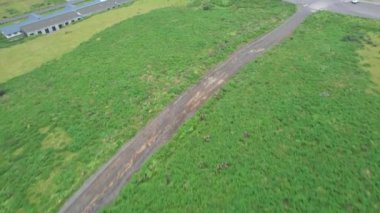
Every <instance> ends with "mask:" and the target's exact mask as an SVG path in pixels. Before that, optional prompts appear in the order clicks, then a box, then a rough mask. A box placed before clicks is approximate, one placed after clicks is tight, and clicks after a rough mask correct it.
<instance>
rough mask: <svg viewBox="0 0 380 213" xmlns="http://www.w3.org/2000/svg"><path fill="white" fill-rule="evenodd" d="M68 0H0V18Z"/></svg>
mask: <svg viewBox="0 0 380 213" xmlns="http://www.w3.org/2000/svg"><path fill="white" fill-rule="evenodd" d="M64 2H66V0H0V19H3V18H9V17H13V16H17V15H21V14H24V13H27V12H31V11H34V10H38V9H41V8H46V7H49V6H53V5H56V4H62V3H64Z"/></svg>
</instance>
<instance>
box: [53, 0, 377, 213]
mask: <svg viewBox="0 0 380 213" xmlns="http://www.w3.org/2000/svg"><path fill="white" fill-rule="evenodd" d="M289 1H292V2H297V3H298V4H299V5H298V11H297V12H296V13H295V14H294V15H293V16H292V17H290V18H289V19H288V20H287V21H286V22H285V23H283V24H282V25H281V26H279V27H278V28H276V29H275V30H273V31H272V32H270V33H268V34H267V35H265V36H263V37H261V38H259V39H258V40H256V41H253V42H251V43H249V44H248V45H246V46H244V47H243V48H241V49H240V50H238V51H237V52H235V53H234V54H232V55H231V56H230V57H229V58H228V59H227V60H226V61H224V62H223V63H220V64H219V65H217V66H216V67H215V68H214V69H213V70H211V71H210V72H209V73H208V74H207V75H206V76H205V77H204V78H203V79H202V80H201V81H200V82H199V83H198V84H197V85H195V86H193V87H192V88H190V89H189V90H187V91H186V92H184V93H183V94H182V95H181V96H180V97H178V98H177V99H176V100H175V101H174V102H173V103H172V104H171V105H169V106H168V107H167V108H166V109H165V110H164V111H163V112H161V114H160V115H159V116H158V117H156V118H155V119H154V120H152V121H151V122H150V123H149V124H148V125H147V126H146V127H144V128H143V129H141V130H140V131H139V133H138V134H137V135H136V136H135V137H134V138H132V139H131V140H130V141H129V142H128V143H127V144H126V145H124V146H123V147H122V148H121V149H120V150H119V151H118V152H117V153H116V154H115V155H114V157H113V158H112V159H111V160H109V161H108V162H107V163H106V164H105V165H104V166H103V167H102V168H101V169H99V170H98V171H97V172H96V173H95V174H94V175H93V176H92V177H91V178H90V179H89V180H87V181H86V183H85V184H84V185H83V186H82V187H81V188H80V189H79V190H78V191H77V192H76V193H75V194H74V195H73V196H72V197H71V198H70V199H69V200H68V201H67V202H66V203H65V204H64V206H63V207H62V208H61V210H60V212H70V213H74V212H96V211H97V210H98V209H99V208H101V207H102V206H104V205H105V204H107V203H109V202H110V201H111V200H112V199H113V198H114V197H115V196H116V195H117V194H118V193H119V191H120V189H121V188H122V186H123V185H124V184H125V183H126V182H127V181H128V180H129V179H130V178H131V176H132V174H133V173H134V172H136V171H137V170H138V169H139V168H140V167H141V165H142V164H143V162H144V161H145V160H146V159H147V158H148V157H149V156H151V155H152V154H153V153H154V152H155V151H156V150H157V149H158V148H159V147H160V146H161V145H162V144H164V143H165V142H167V140H168V139H170V137H171V136H172V135H173V134H174V133H175V132H176V130H177V129H178V127H179V126H180V125H181V124H183V123H184V122H185V121H186V120H187V119H189V118H190V117H191V116H192V115H193V114H194V113H195V112H196V111H197V110H198V109H199V108H200V107H201V105H202V104H203V103H205V102H206V100H207V99H208V98H210V97H211V96H212V95H213V94H214V93H215V92H216V91H218V89H220V88H221V87H222V86H223V84H224V83H225V82H227V81H228V80H229V79H230V78H231V77H232V76H233V75H234V74H235V73H237V72H238V71H239V69H240V68H241V67H242V66H244V65H245V64H247V63H248V62H250V61H252V60H253V59H255V58H256V57H257V56H259V55H261V54H262V53H264V52H265V51H266V50H268V49H269V48H271V47H273V46H274V45H276V44H279V43H280V42H281V41H282V40H283V39H285V38H286V37H288V36H290V35H291V34H292V32H293V31H294V30H295V29H296V28H297V27H298V25H300V24H301V23H302V22H303V21H304V20H305V18H306V17H307V16H308V15H310V14H311V13H312V12H313V11H316V10H321V9H323V10H326V9H327V10H333V11H337V12H340V13H348V14H351V15H356V16H357V15H360V16H363V17H369V18H379V15H380V14H379V13H374V12H373V8H371V7H370V6H367V5H364V6H360V5H359V6H358V5H348V4H347V3H344V2H342V1H338V0H336V1H335V0H319V1H318V0H289ZM354 6H355V7H354ZM357 6H358V7H357ZM352 8H355V9H352ZM366 11H367V12H366ZM378 11H380V10H378Z"/></svg>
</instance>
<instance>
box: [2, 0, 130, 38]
mask: <svg viewBox="0 0 380 213" xmlns="http://www.w3.org/2000/svg"><path fill="white" fill-rule="evenodd" d="M129 1H130V0H93V1H92V2H89V3H86V4H84V5H81V6H76V5H73V4H71V3H69V2H68V3H66V6H65V7H64V9H63V10H59V11H57V12H54V13H52V14H49V15H46V16H42V15H38V14H35V13H31V14H30V15H29V17H28V19H27V20H26V21H23V22H20V23H15V24H13V25H10V26H7V27H4V28H1V33H2V34H3V35H4V36H5V37H6V38H7V39H11V38H14V37H17V36H34V35H41V34H48V33H51V32H54V31H58V30H60V29H62V28H63V27H65V26H67V25H69V24H72V23H75V22H76V21H79V20H81V19H82V18H84V17H86V16H90V15H93V14H96V13H99V12H103V11H106V10H110V9H112V8H116V7H119V6H121V5H122V4H125V3H128V2H129Z"/></svg>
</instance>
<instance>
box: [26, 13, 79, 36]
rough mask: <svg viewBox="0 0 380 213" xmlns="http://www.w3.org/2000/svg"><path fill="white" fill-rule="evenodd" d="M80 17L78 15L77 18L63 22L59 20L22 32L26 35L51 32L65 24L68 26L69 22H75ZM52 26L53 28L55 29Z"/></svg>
mask: <svg viewBox="0 0 380 213" xmlns="http://www.w3.org/2000/svg"><path fill="white" fill-rule="evenodd" d="M80 19H81V18H80V17H79V18H75V19H72V20H67V21H64V22H60V23H57V24H54V25H50V26H47V27H44V28H41V29H39V30H35V31H30V32H24V33H25V35H26V36H34V35H43V34H49V33H52V32H56V31H59V30H60V29H62V28H64V27H65V26H68V25H70V24H72V23H74V22H77V21H79V20H80ZM73 21H74V22H73ZM66 23H67V24H66ZM53 28H55V30H54V29H53ZM46 29H48V32H47V31H46Z"/></svg>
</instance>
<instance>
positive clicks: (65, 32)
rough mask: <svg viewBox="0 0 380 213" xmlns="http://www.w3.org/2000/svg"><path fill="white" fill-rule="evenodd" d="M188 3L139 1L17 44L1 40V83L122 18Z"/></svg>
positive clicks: (40, 64) (44, 61)
mask: <svg viewBox="0 0 380 213" xmlns="http://www.w3.org/2000/svg"><path fill="white" fill-rule="evenodd" d="M186 2H187V1H186V0H137V1H136V2H134V3H133V4H132V5H131V6H126V7H121V8H118V9H114V10H110V11H107V12H104V13H101V14H97V15H94V16H91V17H90V18H86V20H84V21H81V22H79V23H76V24H74V25H70V26H68V27H65V28H63V29H62V30H60V31H58V32H56V33H52V34H49V35H45V36H38V37H35V38H32V39H27V40H25V39H23V40H18V41H17V44H15V43H9V42H5V41H4V40H3V41H1V39H0V58H1V59H4V60H0V83H4V82H6V81H8V80H9V79H12V78H14V77H17V76H20V75H23V74H25V73H28V72H31V71H32V70H34V69H36V68H38V67H40V66H42V65H43V64H44V63H47V62H49V61H52V60H55V59H58V58H60V57H62V56H63V55H64V54H66V53H69V52H70V51H72V50H73V49H75V48H77V47H78V46H79V45H80V44H81V43H83V42H85V41H88V40H89V39H90V38H91V37H92V36H94V35H95V34H96V33H99V32H101V31H103V30H105V29H107V28H109V27H112V26H113V25H115V24H117V23H119V22H121V21H124V20H126V19H128V18H132V17H134V16H137V15H141V14H144V13H148V12H150V11H152V10H155V9H159V8H165V7H172V6H181V5H185V4H186ZM1 47H6V48H1Z"/></svg>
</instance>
